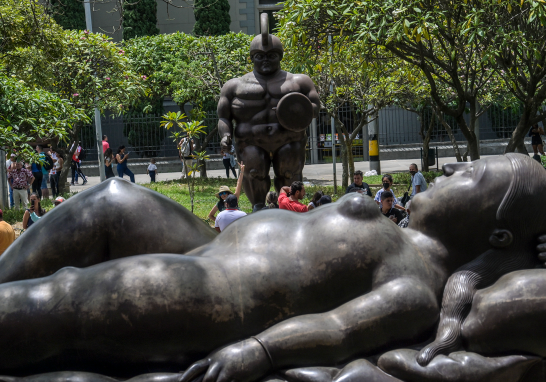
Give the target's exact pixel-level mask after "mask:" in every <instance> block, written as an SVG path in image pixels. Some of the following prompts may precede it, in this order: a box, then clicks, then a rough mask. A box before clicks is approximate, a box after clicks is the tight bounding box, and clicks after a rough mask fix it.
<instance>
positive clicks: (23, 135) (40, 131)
mask: <svg viewBox="0 0 546 382" xmlns="http://www.w3.org/2000/svg"><path fill="white" fill-rule="evenodd" d="M86 120H87V116H86V115H85V113H83V112H82V111H81V110H79V109H76V108H74V106H72V105H71V104H70V103H69V102H68V101H67V100H64V99H61V98H59V97H58V96H57V95H56V94H52V93H49V92H47V91H45V90H42V89H35V90H32V89H29V88H28V87H27V86H25V84H24V82H23V81H22V80H19V81H17V80H16V79H15V78H9V77H6V76H5V75H1V74H0V142H2V145H3V146H5V147H6V149H7V151H11V152H14V151H16V152H17V155H18V158H19V159H25V160H27V161H32V160H33V159H34V160H35V159H36V155H35V153H34V148H33V147H31V146H30V145H29V143H30V142H35V141H36V140H37V139H56V140H66V139H67V138H68V135H69V132H70V131H71V130H72V126H73V124H74V123H75V122H77V121H86Z"/></svg>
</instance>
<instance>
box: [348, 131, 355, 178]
mask: <svg viewBox="0 0 546 382" xmlns="http://www.w3.org/2000/svg"><path fill="white" fill-rule="evenodd" d="M347 163H348V164H349V181H350V180H351V179H353V177H354V175H355V159H354V155H353V141H352V140H351V139H348V140H347ZM349 183H350V182H349ZM347 186H349V185H347Z"/></svg>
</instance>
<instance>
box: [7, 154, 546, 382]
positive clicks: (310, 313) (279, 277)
mask: <svg viewBox="0 0 546 382" xmlns="http://www.w3.org/2000/svg"><path fill="white" fill-rule="evenodd" d="M444 171H445V176H443V177H440V178H438V179H437V180H436V182H435V185H434V186H433V187H431V188H430V189H429V190H427V191H426V192H424V193H422V194H418V195H417V196H416V197H415V198H414V201H413V204H412V220H411V223H410V228H409V229H406V230H402V229H400V228H399V227H397V226H396V225H395V224H393V223H392V222H391V221H389V220H388V219H384V218H383V216H381V215H380V213H379V211H378V209H377V206H376V204H375V203H374V202H373V200H372V199H370V198H368V197H366V196H362V195H359V194H349V195H346V196H344V197H343V198H341V199H340V200H339V201H338V202H336V203H332V204H330V205H327V206H323V207H321V208H318V209H316V210H314V211H312V212H310V213H307V214H295V213H292V212H289V211H282V210H269V211H263V212H259V213H255V214H251V215H249V216H247V217H245V218H242V219H240V220H237V221H236V222H234V223H232V224H231V225H230V226H229V227H228V228H227V229H226V230H225V232H222V233H221V234H220V235H218V236H215V235H214V234H212V235H211V234H209V233H208V231H207V230H208V227H206V226H205V224H204V223H202V222H199V221H197V220H192V219H194V218H193V217H192V216H191V214H188V213H187V212H183V213H180V214H179V215H177V214H176V213H174V212H172V211H173V210H174V207H173V205H174V204H175V203H174V202H172V201H170V200H169V199H167V198H165V197H163V196H160V195H158V194H156V193H155V192H153V191H150V190H147V189H144V188H142V187H140V186H136V185H133V184H130V183H128V182H125V181H123V180H119V179H110V180H108V181H106V182H104V183H102V184H100V185H97V186H95V187H93V188H92V189H90V190H89V191H86V192H84V193H81V194H78V195H76V196H74V197H72V198H70V199H69V200H68V201H66V202H65V203H63V204H61V205H60V206H59V207H56V208H55V209H54V210H52V211H51V212H49V213H48V214H47V215H45V216H44V218H42V219H41V220H40V224H36V225H34V226H33V227H31V228H30V229H29V230H28V232H27V233H25V234H24V235H27V237H26V238H25V240H21V239H19V240H18V241H16V243H15V244H14V246H12V247H10V248H9V249H8V250H7V251H6V252H5V254H4V255H3V256H2V257H0V271H1V273H0V282H3V284H0V328H1V329H2V330H1V335H0V345H1V346H0V349H1V350H0V351H1V357H0V372H1V373H5V374H8V373H12V374H19V375H22V374H23V375H28V374H31V373H38V372H44V371H55V370H56V371H59V370H84V371H93V372H103V373H108V372H110V373H112V374H113V375H117V376H126V377H129V376H135V375H138V374H140V373H145V372H150V371H163V372H176V371H179V370H183V369H185V368H187V371H186V373H185V374H178V375H177V374H161V375H158V374H151V375H149V376H142V377H135V378H136V379H134V381H155V380H158V381H159V380H162V381H167V380H178V379H181V380H182V381H191V380H193V379H194V378H198V377H201V376H203V375H204V381H205V382H210V381H258V380H261V379H262V378H264V377H266V376H268V375H273V374H274V373H275V372H277V371H279V370H286V369H290V368H292V370H289V371H288V372H286V371H284V374H283V377H282V378H284V379H283V380H291V381H292V380H300V381H305V380H308V381H323V380H328V378H330V380H338V379H339V378H340V377H339V376H340V375H344V379H343V378H341V379H343V380H344V381H349V380H354V381H360V380H366V379H362V378H363V377H362V376H363V375H366V376H367V377H366V378H368V379H367V380H370V381H384V382H387V381H400V380H404V381H414V380H415V381H452V380H458V381H467V380H468V381H478V380H479V381H489V380H491V381H494V380H502V381H512V380H513V381H514V382H516V381H518V380H519V378H521V376H522V375H523V374H524V373H525V372H527V370H528V369H529V368H530V367H531V366H532V365H533V364H534V363H536V362H538V361H540V359H541V357H544V356H546V331H545V330H544V327H543V325H542V326H541V325H540V322H541V321H539V319H540V317H541V315H542V316H543V314H544V313H545V312H544V311H545V310H546V308H545V306H544V304H542V303H541V302H542V301H543V300H544V298H546V277H544V276H546V272H545V271H544V270H539V269H532V268H535V267H536V266H538V265H539V264H540V261H539V257H538V256H537V253H536V247H537V244H538V242H537V239H538V238H539V236H540V234H542V233H543V232H545V229H544V228H545V227H544V222H543V218H542V215H543V214H544V212H545V211H544V209H545V208H546V205H545V204H544V203H543V201H542V194H543V190H544V189H545V187H546V173H544V169H543V168H542V167H541V166H540V165H539V164H538V163H536V162H535V161H533V160H532V159H531V158H529V157H527V156H523V155H520V154H508V155H506V156H502V157H491V158H487V159H484V160H479V161H476V162H471V163H459V164H453V165H445V167H444ZM137 206H138V207H137ZM104 210H107V211H108V213H107V215H109V216H110V219H105V218H104V215H103V214H104V212H103V211H104ZM76 214H79V216H80V220H77V219H73V218H72V217H73V216H76ZM148 215H150V216H153V217H159V216H162V215H164V216H165V217H164V220H165V222H162V223H161V224H162V226H168V227H170V229H171V230H172V232H171V233H164V234H162V233H159V232H158V233H157V236H154V235H148V236H147V237H146V242H144V241H143V240H139V236H137V235H138V234H139V232H137V235H134V236H132V241H131V240H130V239H127V238H125V239H124V238H123V237H122V235H117V236H116V233H115V232H114V231H115V230H116V229H121V225H123V224H126V225H131V226H132V227H137V225H136V224H137V223H140V224H142V225H144V226H145V227H147V228H148V229H149V230H151V231H154V226H153V225H149V226H146V224H145V222H147V221H150V220H149V218H148V217H149V216H148ZM66 219H70V222H71V223H72V225H71V228H70V230H68V229H67V231H65V232H57V231H56V230H58V229H59V228H58V227H59V224H61V222H63V221H64V220H66ZM89 221H91V222H92V223H93V224H92V225H90V224H89ZM135 229H136V228H135ZM68 232H70V233H71V234H70V235H67V233H68ZM122 233H124V232H122ZM125 233H126V234H127V235H131V233H130V232H125ZM176 234H177V235H178V236H181V237H186V238H188V239H190V238H191V240H192V244H191V245H187V246H186V247H187V250H188V252H187V253H186V255H185V256H181V255H180V254H162V252H165V251H164V249H165V248H166V250H167V251H172V248H173V245H172V244H171V243H169V242H167V240H168V239H169V237H171V236H172V237H174V236H176ZM142 235H144V233H142ZM61 239H62V240H61ZM166 239H167V240H166ZM53 240H61V242H57V244H56V243H55V241H53ZM123 240H126V241H128V242H131V243H132V244H131V246H130V250H129V251H125V252H123V253H122V254H121V255H116V254H114V253H112V251H111V250H110V249H112V248H114V249H115V250H120V248H119V243H120V242H123ZM173 240H174V239H173ZM176 240H178V243H177V245H178V247H179V248H184V247H185V245H184V244H183V240H182V239H176ZM540 240H542V241H543V242H544V241H546V239H545V238H542V239H540ZM36 242H37V243H41V245H39V246H37V245H36V244H35V243H36ZM82 242H87V243H89V244H88V245H83V244H82ZM200 242H202V243H203V245H201V246H197V244H196V243H200ZM116 245H117V246H116ZM49 246H54V247H55V248H56V256H55V257H54V260H55V264H56V267H57V269H53V268H52V267H49V268H48V267H46V266H45V265H44V264H47V260H45V261H38V260H39V259H40V256H41V255H40V251H41V250H43V249H45V248H48V247H49ZM78 246H79V247H78ZM95 246H98V247H99V248H101V250H102V251H103V252H104V260H109V259H112V258H114V260H110V261H106V262H101V261H103V259H101V258H100V256H97V254H96V252H97V251H96V250H94V247H95ZM128 246H129V245H128ZM542 246H543V245H542ZM151 248H152V249H153V248H155V250H156V252H157V253H158V254H147V255H139V254H140V253H150V251H151V250H150V249H151ZM541 248H542V247H541V246H539V250H540V249H541ZM48 253H49V252H47V251H45V250H44V251H42V255H44V254H45V255H47V254H48ZM137 255H138V256H137ZM119 257H122V258H119ZM27 259H33V260H34V261H33V262H32V263H31V264H29V263H30V262H29V261H27ZM480 262H481V263H480ZM61 264H62V265H61ZM81 264H83V265H81ZM91 264H95V265H91ZM73 265H79V266H87V267H86V268H73V267H70V266H73ZM89 265H91V266H89ZM492 265H493V266H492ZM62 266H65V268H62V269H59V268H61V267H62ZM58 269H59V270H58ZM526 269H527V270H526ZM484 270H485V272H484ZM518 270H520V271H518ZM512 271H518V272H512ZM54 272H55V273H54ZM509 272H512V273H509ZM48 273H49V274H51V275H50V276H46V277H41V278H34V277H37V276H44V275H45V274H48ZM52 273H53V274H52ZM505 274H507V275H505ZM503 275H504V276H503ZM499 278H500V279H499ZM498 279H499V280H498ZM15 280H20V281H15ZM448 280H449V281H448ZM497 280H498V281H497ZM6 281H11V282H6ZM446 283H447V286H446ZM489 285H493V286H491V287H489V288H486V287H488V286H489ZM531 286H532V287H531ZM444 287H445V291H444ZM482 288H486V289H482ZM478 289H480V290H479V291H478V292H477V293H476V290H478ZM475 293H476V295H475V297H473V296H474V294H475ZM442 294H443V295H444V298H443V302H442ZM473 301H474V303H473ZM440 306H443V308H442V314H441V316H440ZM470 307H471V309H470ZM469 310H470V313H469V314H468V317H466V320H465V316H466V314H467V312H468V311H469ZM499 311H500V312H503V314H502V315H499ZM461 312H462V313H461ZM439 318H440V325H439V329H438V336H437V337H438V340H436V341H433V342H432V345H428V346H426V347H425V346H424V345H426V344H427V343H428V342H430V341H429V340H428V339H429V338H430V336H431V335H433V334H434V332H435V328H436V325H437V323H438V319H439ZM511 327H512V328H511ZM530 327H533V329H532V330H531V329H529V328H530ZM510 328H511V329H510ZM506 330H508V333H506V332H505V331H506ZM512 332H514V333H515V334H514V335H512V334H511V333H512ZM446 333H447V334H446ZM499 333H503V335H502V336H499ZM446 338H447V339H448V340H446ZM405 346H409V347H410V348H412V349H421V348H424V350H423V351H422V352H419V351H415V350H396V349H400V348H401V347H405ZM389 350H392V351H389ZM463 350H466V351H470V352H472V351H474V352H476V353H479V354H481V355H478V354H475V353H465V352H463V353H453V354H454V355H453V354H452V355H451V356H450V357H446V356H445V355H447V354H449V353H450V352H453V351H463ZM442 354H444V355H442ZM436 355H437V356H436ZM379 356H380V357H379ZM427 356H428V357H429V358H427ZM433 356H436V358H434V359H433V360H432V362H430V359H432V358H433ZM484 356H485V357H484ZM487 356H494V357H496V358H487ZM497 356H498V357H497ZM363 357H372V358H368V360H371V361H372V363H375V361H377V357H379V360H378V362H377V364H378V366H379V368H378V367H376V366H374V365H373V364H372V363H370V362H368V361H366V360H363V359H362V358H363ZM200 359H201V360H200ZM359 359H360V360H359ZM423 359H425V362H423V363H424V364H426V363H428V362H430V364H428V366H421V365H420V364H418V363H417V361H419V363H421V362H422V361H423ZM374 360H375V361H374ZM461 360H462V361H461ZM351 361H352V362H351ZM348 362H349V364H347V363H348ZM192 363H193V365H192ZM190 365H191V366H190ZM336 365H337V366H339V367H341V369H339V368H338V369H335V368H333V367H334V366H336ZM343 365H346V366H344V367H343ZM461 365H462V366H461ZM188 366H190V367H189V368H188ZM294 368H296V369H294ZM380 368H381V369H380ZM336 370H337V371H336ZM442 370H444V371H446V370H451V371H450V372H449V373H451V374H449V375H448V374H447V372H446V375H445V378H444V377H442V378H439V377H438V376H439V375H440V376H441V375H442ZM453 370H457V373H460V375H462V377H460V378H459V379H453V375H454V374H453V373H454V372H453ZM384 371H385V372H387V373H388V374H390V375H388V374H386V373H384ZM343 373H345V374H343ZM366 373H367V374H366ZM480 373H481V374H480ZM510 373H511V374H510ZM68 374H70V373H68ZM59 375H64V376H65V377H66V375H67V374H66V373H64V374H63V373H61V374H51V375H49V377H42V378H46V379H41V380H56V379H54V378H57V377H59ZM70 375H79V376H80V377H81V376H82V375H84V374H78V373H72V374H70ZM85 375H89V377H88V379H82V378H80V379H77V380H78V381H81V380H86V381H97V382H98V381H106V380H109V379H106V378H107V377H103V376H98V375H91V374H85ZM431 375H432V376H431ZM55 376H57V377H55ZM325 376H326V377H325ZM328 376H329V377H328ZM499 376H501V377H500V378H501V379H498V378H499ZM65 377H63V378H64V379H58V380H63V381H66V380H70V379H67V378H65ZM349 377H352V378H353V379H350V378H349ZM476 377H478V378H481V379H475V378H476ZM482 377H483V378H482ZM10 378H11V377H10ZM35 378H37V379H17V378H11V379H9V378H8V377H6V378H5V379H4V380H5V381H16V380H25V381H26V380H29V381H30V380H33V381H34V380H35V381H39V380H40V379H38V378H40V377H39V376H37V377H35ZM47 378H49V379H47ZM59 378H60V377H59ZM86 378H87V377H86ZM93 378H95V379H93ZM138 378H140V379H138ZM146 378H148V379H146ZM160 378H164V379H160ZM168 378H171V379H168ZM269 378H272V377H269ZM298 378H299V379H298ZM306 378H307V379H306ZM324 378H326V379H324ZM336 378H337V379H336ZM374 378H375V379H374ZM397 378H398V379H397ZM472 378H474V379H472ZM488 378H489V379H488ZM492 378H493V379H492ZM495 378H497V379H495ZM510 378H512V379H510ZM516 378H517V379H516ZM1 380H2V378H0V381H1ZM74 380H75V379H74ZM270 380H271V379H270Z"/></svg>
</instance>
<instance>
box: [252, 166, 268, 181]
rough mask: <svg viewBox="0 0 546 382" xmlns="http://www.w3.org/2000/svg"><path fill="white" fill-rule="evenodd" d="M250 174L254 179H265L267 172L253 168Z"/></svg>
mask: <svg viewBox="0 0 546 382" xmlns="http://www.w3.org/2000/svg"><path fill="white" fill-rule="evenodd" d="M249 175H250V177H251V178H252V179H254V180H265V178H266V176H267V174H266V173H265V172H264V171H260V170H257V169H255V168H253V169H252V170H250V171H249Z"/></svg>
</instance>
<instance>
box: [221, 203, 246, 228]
mask: <svg viewBox="0 0 546 382" xmlns="http://www.w3.org/2000/svg"><path fill="white" fill-rule="evenodd" d="M224 204H225V205H226V209H225V210H224V211H222V212H220V213H219V214H218V216H217V217H216V220H215V221H214V229H215V230H216V231H218V232H222V231H223V230H225V229H226V228H227V226H228V225H230V224H231V223H233V222H234V221H235V220H237V219H240V218H242V217H244V216H246V212H243V211H239V198H238V197H236V196H235V195H228V197H227V198H226V200H224Z"/></svg>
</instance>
